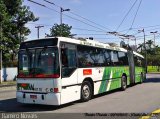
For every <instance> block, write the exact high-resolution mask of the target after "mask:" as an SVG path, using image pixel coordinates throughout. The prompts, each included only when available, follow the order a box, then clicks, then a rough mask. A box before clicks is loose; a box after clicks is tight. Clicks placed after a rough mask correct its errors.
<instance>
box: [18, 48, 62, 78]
mask: <svg viewBox="0 0 160 119" xmlns="http://www.w3.org/2000/svg"><path fill="white" fill-rule="evenodd" d="M59 76H60V74H59V60H58V48H56V47H44V48H36V49H25V50H24V49H23V50H20V51H19V69H18V77H19V78H20V77H28V78H34V77H35V78H43V77H44V78H59Z"/></svg>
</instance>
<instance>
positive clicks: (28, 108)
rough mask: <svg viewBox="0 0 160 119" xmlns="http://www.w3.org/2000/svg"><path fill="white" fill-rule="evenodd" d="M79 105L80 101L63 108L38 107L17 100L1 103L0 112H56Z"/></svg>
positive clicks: (65, 105)
mask: <svg viewBox="0 0 160 119" xmlns="http://www.w3.org/2000/svg"><path fill="white" fill-rule="evenodd" d="M77 103H79V101H76V102H72V103H69V104H64V105H62V106H52V105H38V104H21V103H18V102H17V101H16V98H12V99H6V100H1V101H0V112H41V111H54V110H58V109H61V108H64V107H67V106H71V105H74V104H77Z"/></svg>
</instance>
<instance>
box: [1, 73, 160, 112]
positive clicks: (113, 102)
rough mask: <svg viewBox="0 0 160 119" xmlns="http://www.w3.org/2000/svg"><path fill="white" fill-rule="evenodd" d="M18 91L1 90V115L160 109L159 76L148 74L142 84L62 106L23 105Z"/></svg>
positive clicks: (13, 89) (12, 89)
mask: <svg viewBox="0 0 160 119" xmlns="http://www.w3.org/2000/svg"><path fill="white" fill-rule="evenodd" d="M15 94H16V93H15V88H11V89H5V90H4V89H3V90H2V89H1V88H0V112H40V113H41V112H45V113H46V112H49V113H50V112H55V113H71V112H74V113H93V112H101V113H106V112H107V113H114V112H118V113H131V112H132V113H139V112H140V113H141V112H143V113H150V112H152V111H154V110H155V109H158V108H160V74H148V75H147V80H146V81H145V82H144V83H143V84H137V85H135V86H132V87H129V88H127V90H126V91H118V90H116V91H112V92H109V93H105V94H103V95H98V96H95V97H94V99H92V100H90V101H89V102H84V103H82V102H80V101H76V102H73V103H70V104H66V105H63V106H60V107H55V106H43V105H24V104H19V103H17V102H16V98H15Z"/></svg>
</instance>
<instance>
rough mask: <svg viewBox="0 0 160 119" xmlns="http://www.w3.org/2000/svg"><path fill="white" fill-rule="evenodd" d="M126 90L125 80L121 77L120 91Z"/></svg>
mask: <svg viewBox="0 0 160 119" xmlns="http://www.w3.org/2000/svg"><path fill="white" fill-rule="evenodd" d="M126 88H127V78H126V76H122V78H121V90H122V91H125V90H126Z"/></svg>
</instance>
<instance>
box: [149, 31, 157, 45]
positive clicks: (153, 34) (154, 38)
mask: <svg viewBox="0 0 160 119" xmlns="http://www.w3.org/2000/svg"><path fill="white" fill-rule="evenodd" d="M150 33H151V34H153V35H154V47H155V46H156V42H155V34H156V33H158V31H155V32H150Z"/></svg>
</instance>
